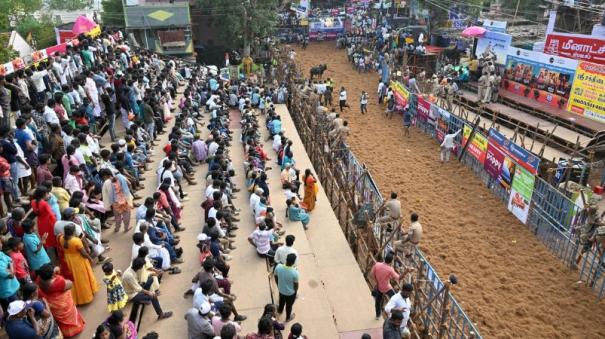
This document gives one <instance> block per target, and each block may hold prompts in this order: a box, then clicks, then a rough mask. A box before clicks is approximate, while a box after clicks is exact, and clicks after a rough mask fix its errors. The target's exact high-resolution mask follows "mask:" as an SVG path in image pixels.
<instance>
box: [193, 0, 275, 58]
mask: <svg viewBox="0 0 605 339" xmlns="http://www.w3.org/2000/svg"><path fill="white" fill-rule="evenodd" d="M198 5H199V8H200V9H201V10H202V15H204V16H207V17H208V18H209V21H210V24H211V25H213V26H215V27H217V28H218V31H219V34H220V38H221V39H222V44H223V45H225V46H229V47H243V42H244V34H245V27H246V23H245V21H244V13H245V11H247V12H248V13H247V14H248V15H247V16H248V24H249V27H250V31H251V36H250V37H249V39H248V41H249V42H250V41H251V40H253V38H254V37H264V36H266V35H268V34H269V33H271V32H272V31H273V28H274V27H275V24H276V22H277V12H276V9H277V7H278V6H279V1H278V0H243V1H242V0H198Z"/></svg>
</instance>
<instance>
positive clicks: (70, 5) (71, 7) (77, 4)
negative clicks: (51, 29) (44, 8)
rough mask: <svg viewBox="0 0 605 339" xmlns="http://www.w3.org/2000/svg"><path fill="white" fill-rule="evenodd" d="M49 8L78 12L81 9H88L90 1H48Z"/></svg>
mask: <svg viewBox="0 0 605 339" xmlns="http://www.w3.org/2000/svg"><path fill="white" fill-rule="evenodd" d="M47 4H48V8H50V9H56V10H66V11H77V10H79V9H84V8H88V7H89V6H90V1H88V0H48V2H47Z"/></svg>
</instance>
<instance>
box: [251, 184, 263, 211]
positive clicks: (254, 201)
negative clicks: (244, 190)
mask: <svg viewBox="0 0 605 339" xmlns="http://www.w3.org/2000/svg"><path fill="white" fill-rule="evenodd" d="M262 195H263V190H262V188H258V187H257V188H256V189H255V190H254V193H252V194H251V195H250V210H252V215H254V214H255V211H256V208H257V207H258V204H259V203H260V197H261V196H262Z"/></svg>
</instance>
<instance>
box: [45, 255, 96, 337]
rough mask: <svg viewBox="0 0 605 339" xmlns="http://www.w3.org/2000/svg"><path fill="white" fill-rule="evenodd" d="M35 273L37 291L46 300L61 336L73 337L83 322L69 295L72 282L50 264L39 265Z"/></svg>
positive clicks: (82, 327)
mask: <svg viewBox="0 0 605 339" xmlns="http://www.w3.org/2000/svg"><path fill="white" fill-rule="evenodd" d="M36 274H37V275H38V279H37V281H36V283H37V284H38V286H39V287H40V289H39V292H38V293H39V295H40V297H42V298H44V299H45V300H46V301H47V302H48V305H49V307H50V311H51V313H52V315H53V317H54V318H55V321H56V322H57V324H58V325H59V329H60V330H61V333H63V336H65V337H73V336H75V335H77V334H79V333H81V332H82V331H83V330H84V325H85V322H84V318H82V315H81V314H80V312H79V311H78V309H77V308H76V305H75V304H74V300H73V298H72V296H71V288H72V285H73V283H72V282H71V281H70V280H66V279H65V278H63V276H61V275H60V274H59V273H58V270H55V268H54V267H53V266H52V265H51V264H46V265H44V266H42V267H40V269H38V270H37V271H36Z"/></svg>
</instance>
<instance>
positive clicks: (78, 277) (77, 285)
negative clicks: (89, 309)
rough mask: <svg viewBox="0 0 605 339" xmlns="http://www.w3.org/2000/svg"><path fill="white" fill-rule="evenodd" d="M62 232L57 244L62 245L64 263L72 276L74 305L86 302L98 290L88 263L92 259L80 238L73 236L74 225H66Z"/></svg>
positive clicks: (88, 301) (91, 298)
mask: <svg viewBox="0 0 605 339" xmlns="http://www.w3.org/2000/svg"><path fill="white" fill-rule="evenodd" d="M63 232H64V234H61V235H59V237H58V242H59V244H58V245H59V246H62V249H63V255H64V260H65V263H66V264H67V267H68V268H69V271H70V272H71V274H72V275H73V277H74V289H73V293H74V301H75V302H76V305H83V304H88V303H90V302H92V301H93V299H94V296H95V293H97V291H98V290H99V285H98V284H97V279H96V278H95V275H94V273H93V271H92V267H91V264H90V263H91V262H92V261H93V259H92V258H91V257H90V255H89V254H88V251H87V249H86V248H85V247H84V244H83V243H82V240H81V239H80V238H79V237H77V236H75V232H76V229H75V227H74V225H66V226H65V228H64V229H63Z"/></svg>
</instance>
